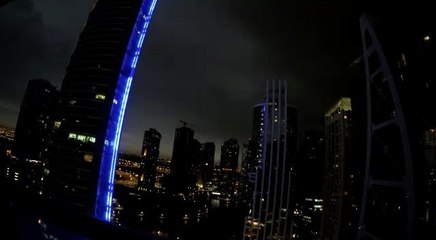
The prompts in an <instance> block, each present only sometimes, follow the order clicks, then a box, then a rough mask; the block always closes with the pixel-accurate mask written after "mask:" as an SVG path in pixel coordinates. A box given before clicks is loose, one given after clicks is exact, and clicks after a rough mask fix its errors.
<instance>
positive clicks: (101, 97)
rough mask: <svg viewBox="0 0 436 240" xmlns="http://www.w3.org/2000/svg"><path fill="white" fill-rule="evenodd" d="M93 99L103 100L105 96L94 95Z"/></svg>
mask: <svg viewBox="0 0 436 240" xmlns="http://www.w3.org/2000/svg"><path fill="white" fill-rule="evenodd" d="M95 99H100V100H105V99H106V96H105V95H104V94H97V95H95Z"/></svg>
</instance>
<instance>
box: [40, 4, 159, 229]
mask: <svg viewBox="0 0 436 240" xmlns="http://www.w3.org/2000/svg"><path fill="white" fill-rule="evenodd" d="M155 5H156V0H142V1H140V0H135V1H133V0H132V1H131V0H129V1H113V0H99V1H96V3H95V5H94V6H93V8H92V11H91V13H90V14H89V18H88V21H87V23H86V24H85V25H84V29H83V31H82V33H81V34H80V39H79V41H78V43H77V45H76V48H75V50H74V52H73V54H72V56H71V59H70V63H69V65H68V67H67V70H66V75H65V77H64V79H63V83H62V88H61V103H60V105H59V108H58V111H57V113H58V117H59V118H58V119H59V122H60V123H59V124H60V126H59V129H58V130H57V132H56V134H55V136H54V138H53V144H52V145H51V147H49V151H50V158H49V162H48V165H47V173H48V176H47V184H46V187H47V189H48V190H49V191H48V194H49V196H48V198H49V199H50V200H51V202H52V203H53V204H57V205H60V207H62V208H63V209H69V210H73V211H76V212H80V213H85V214H88V215H92V216H95V217H96V218H98V219H101V220H104V221H110V220H111V214H112V210H111V209H112V196H113V189H114V178H115V168H116V165H117V164H116V162H117V158H118V154H117V153H118V146H119V141H120V136H121V130H122V124H123V119H124V112H125V109H126V105H127V99H128V95H129V91H130V86H131V84H132V80H133V76H134V73H135V69H136V65H137V62H138V58H139V55H140V52H141V47H142V44H143V42H144V38H145V34H146V31H147V28H148V26H149V23H150V20H151V16H152V13H153V9H154V7H155Z"/></svg>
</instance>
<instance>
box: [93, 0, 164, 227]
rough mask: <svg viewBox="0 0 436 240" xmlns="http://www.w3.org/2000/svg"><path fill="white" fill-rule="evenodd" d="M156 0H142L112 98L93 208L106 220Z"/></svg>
mask: <svg viewBox="0 0 436 240" xmlns="http://www.w3.org/2000/svg"><path fill="white" fill-rule="evenodd" d="M156 2H157V0H143V1H142V4H141V8H140V10H139V12H138V16H137V18H136V22H135V25H134V27H133V29H132V33H131V35H130V39H129V44H128V46H127V50H126V53H125V55H124V59H123V64H122V66H121V70H120V74H119V77H118V81H117V85H116V88H115V94H114V99H113V101H112V106H111V110H110V116H109V120H108V124H107V130H106V134H105V140H104V146H103V151H102V157H101V165H100V171H99V176H98V185H97V195H96V200H95V208H94V209H95V212H94V217H96V218H98V219H100V220H103V221H107V222H109V221H110V220H111V212H112V197H113V190H114V179H115V168H116V163H117V156H118V147H119V142H120V136H121V130H122V125H123V120H124V113H125V110H126V105H127V100H128V97H129V92H130V86H131V84H132V80H133V76H134V74H135V70H136V64H137V62H138V59H139V55H140V52H141V48H142V45H143V43H144V38H145V35H146V32H147V29H148V26H149V24H150V21H151V17H152V14H153V10H154V8H155V6H156Z"/></svg>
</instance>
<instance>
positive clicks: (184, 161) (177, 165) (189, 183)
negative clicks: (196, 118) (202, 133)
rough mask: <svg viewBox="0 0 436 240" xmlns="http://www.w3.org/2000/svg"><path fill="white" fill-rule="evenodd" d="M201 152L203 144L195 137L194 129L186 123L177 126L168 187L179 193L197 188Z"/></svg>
mask: <svg viewBox="0 0 436 240" xmlns="http://www.w3.org/2000/svg"><path fill="white" fill-rule="evenodd" d="M200 153H201V144H200V142H198V141H197V140H196V139H194V130H192V129H190V128H188V127H186V123H185V124H184V126H183V127H180V128H177V129H176V134H175V136H174V145H173V156H172V160H171V174H170V176H169V179H168V180H169V181H168V182H167V186H166V187H167V188H169V189H170V190H171V191H173V192H177V193H188V192H191V191H193V190H194V189H195V188H196V183H197V180H198V171H199V162H198V161H199V157H200Z"/></svg>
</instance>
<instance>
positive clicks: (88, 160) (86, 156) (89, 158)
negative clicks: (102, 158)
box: [83, 153, 94, 162]
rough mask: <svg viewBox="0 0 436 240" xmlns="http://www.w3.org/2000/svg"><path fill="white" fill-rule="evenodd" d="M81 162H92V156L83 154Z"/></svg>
mask: <svg viewBox="0 0 436 240" xmlns="http://www.w3.org/2000/svg"><path fill="white" fill-rule="evenodd" d="M83 160H85V161H87V162H92V160H94V155H92V154H88V153H85V155H83Z"/></svg>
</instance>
